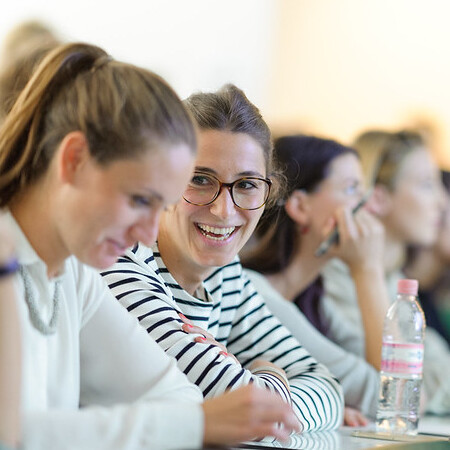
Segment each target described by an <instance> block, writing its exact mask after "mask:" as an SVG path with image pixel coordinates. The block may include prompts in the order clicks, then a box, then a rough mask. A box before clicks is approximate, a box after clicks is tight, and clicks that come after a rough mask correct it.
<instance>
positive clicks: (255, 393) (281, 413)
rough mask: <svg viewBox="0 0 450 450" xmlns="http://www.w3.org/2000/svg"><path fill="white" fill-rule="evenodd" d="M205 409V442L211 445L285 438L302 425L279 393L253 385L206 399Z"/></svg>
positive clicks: (300, 428)
mask: <svg viewBox="0 0 450 450" xmlns="http://www.w3.org/2000/svg"><path fill="white" fill-rule="evenodd" d="M203 412H204V415H205V431H204V436H203V443H204V444H208V445H233V444H237V443H239V442H242V441H248V440H253V439H257V438H261V437H263V436H273V437H275V438H277V439H280V440H286V439H287V438H288V437H289V435H290V434H291V432H300V431H302V428H303V427H302V425H301V423H300V422H299V421H298V419H297V418H296V417H295V415H294V412H293V411H292V408H291V407H290V406H289V405H288V404H286V403H285V402H283V400H282V399H281V398H280V396H279V395H277V394H275V393H272V392H270V391H268V390H267V389H262V388H258V387H255V386H253V385H248V386H245V387H243V388H240V389H237V390H235V391H232V392H227V393H225V394H224V395H221V396H219V397H215V398H213V399H209V400H206V401H205V402H204V403H203ZM280 424H281V425H282V426H280Z"/></svg>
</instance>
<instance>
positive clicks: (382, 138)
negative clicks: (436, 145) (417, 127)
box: [353, 130, 426, 190]
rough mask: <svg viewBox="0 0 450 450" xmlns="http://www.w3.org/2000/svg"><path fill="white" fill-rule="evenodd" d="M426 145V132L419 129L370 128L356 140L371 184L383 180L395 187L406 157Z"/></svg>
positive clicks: (383, 182) (363, 166)
mask: <svg viewBox="0 0 450 450" xmlns="http://www.w3.org/2000/svg"><path fill="white" fill-rule="evenodd" d="M425 147H426V142H425V140H424V138H423V136H422V135H421V134H420V133H418V132H416V131H400V132H388V131H382V130H372V131H366V132H364V133H362V134H361V135H359V136H358V138H357V139H356V140H355V142H354V143H353V148H355V149H356V151H357V152H358V154H359V156H360V158H361V165H362V168H363V172H364V175H365V178H366V180H367V182H368V183H369V185H375V184H382V185H384V186H386V187H387V188H389V189H391V190H392V189H394V188H395V185H396V181H397V174H398V171H399V168H400V165H401V163H402V161H403V160H404V158H405V157H406V156H407V155H409V154H410V153H411V152H413V151H414V150H417V149H420V148H425Z"/></svg>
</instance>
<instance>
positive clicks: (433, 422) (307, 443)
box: [241, 416, 450, 450]
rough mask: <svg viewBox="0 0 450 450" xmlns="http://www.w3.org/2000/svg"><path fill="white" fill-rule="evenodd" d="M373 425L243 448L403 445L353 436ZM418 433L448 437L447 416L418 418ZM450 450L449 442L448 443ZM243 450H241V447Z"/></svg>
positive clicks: (347, 449)
mask: <svg viewBox="0 0 450 450" xmlns="http://www.w3.org/2000/svg"><path fill="white" fill-rule="evenodd" d="M373 429H374V424H370V425H369V426H368V427H365V428H350V427H342V428H340V429H339V430H337V431H321V432H316V433H305V434H303V435H292V436H291V437H290V438H289V441H288V442H279V441H270V440H264V441H262V442H259V443H257V442H252V443H249V444H248V447H244V448H258V447H262V448H264V447H266V448H285V449H293V448H295V449H303V450H358V449H364V448H381V447H386V446H388V445H389V446H393V447H394V448H395V446H401V445H404V444H405V442H400V441H392V440H385V439H383V440H382V439H371V438H366V437H355V436H353V433H354V432H355V431H362V432H364V431H372V430H373ZM419 433H432V434H439V435H446V436H447V437H448V436H449V435H450V416H446V417H434V416H426V417H423V418H421V419H420V422H419ZM427 438H428V436H427V435H422V434H419V435H418V438H417V441H418V440H419V439H427ZM448 447H449V450H450V442H449V441H448ZM241 448H242V447H241Z"/></svg>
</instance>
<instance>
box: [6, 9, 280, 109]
mask: <svg viewBox="0 0 450 450" xmlns="http://www.w3.org/2000/svg"><path fill="white" fill-rule="evenodd" d="M274 5H275V3H274V0H226V1H219V0H122V1H120V2H119V1H115V0H76V1H73V2H67V1H60V0H15V1H11V2H8V5H7V7H5V6H6V5H3V8H2V9H1V13H0V40H1V39H3V37H4V35H5V34H6V33H7V32H8V31H9V30H10V29H11V28H12V26H14V25H15V24H16V23H18V22H19V21H21V20H26V19H30V18H33V19H34V18H37V19H41V20H43V21H44V22H46V23H48V24H49V25H51V26H53V27H54V28H55V29H56V30H58V31H60V32H61V34H62V35H63V37H65V38H67V39H70V40H84V41H88V42H92V43H95V44H97V45H100V46H101V47H103V48H105V50H107V51H108V52H109V53H110V54H111V55H112V56H113V57H115V58H117V59H123V60H126V61H128V62H132V63H135V64H139V65H143V66H145V67H147V68H150V69H151V70H154V71H155V72H157V73H159V74H160V75H162V76H163V77H164V78H166V79H167V81H169V82H170V83H171V84H172V85H173V87H174V88H175V89H176V90H177V92H178V93H179V94H180V95H181V96H182V97H185V96H187V95H189V94H190V93H192V92H193V91H194V90H199V89H216V88H218V87H220V86H221V85H222V84H224V83H226V82H234V83H235V84H237V85H239V87H241V88H242V89H244V90H245V91H246V92H247V94H248V96H249V97H250V98H251V99H252V100H253V101H254V102H255V103H258V104H259V103H261V102H262V99H263V97H264V93H265V92H266V91H267V71H268V58H269V55H270V54H271V49H270V45H271V42H272V36H271V32H270V30H272V29H273V27H272V26H271V23H272V20H273V14H274Z"/></svg>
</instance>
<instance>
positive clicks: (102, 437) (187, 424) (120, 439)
mask: <svg viewBox="0 0 450 450" xmlns="http://www.w3.org/2000/svg"><path fill="white" fill-rule="evenodd" d="M103 297H104V298H103V300H102V301H101V303H100V306H99V307H98V308H97V309H96V310H95V312H93V314H92V312H91V315H90V317H89V318H88V320H86V322H85V324H84V326H83V327H82V329H81V332H80V353H81V379H80V384H81V386H80V404H81V406H82V408H81V409H80V410H55V409H53V410H52V409H50V410H48V411H43V412H32V411H30V412H27V413H26V415H25V418H24V427H23V428H24V430H23V431H24V433H23V436H24V440H23V444H24V445H23V447H24V448H25V449H39V450H43V449H45V450H49V449H62V448H64V449H72V448H73V449H83V450H86V449H95V450H100V449H105V450H106V449H108V450H109V449H114V450H119V449H120V450H125V449H130V450H131V449H133V450H136V449H144V448H145V449H149V448H158V449H159V448H164V449H166V448H167V449H169V448H173V449H176V448H181V447H188V448H192V447H199V446H201V445H202V441H203V412H202V408H201V405H200V403H201V401H202V394H201V392H200V391H199V389H198V388H197V387H196V386H194V385H193V384H191V383H190V382H189V381H188V379H187V378H186V377H185V375H184V374H182V373H181V372H180V371H179V370H178V369H177V367H176V363H175V361H174V360H173V359H172V358H170V357H169V356H168V355H166V354H165V353H164V352H163V350H162V349H161V348H160V347H159V346H158V345H157V344H156V343H155V342H154V341H153V340H152V339H149V337H148V335H147V333H146V332H145V331H144V330H143V329H142V328H141V327H140V326H139V325H138V323H137V321H136V320H135V319H133V318H132V317H131V316H130V315H129V314H128V313H127V312H126V310H125V309H124V308H123V307H122V306H121V305H120V304H119V303H118V302H117V301H116V300H115V299H114V297H113V296H112V295H111V294H110V292H109V291H108V290H107V289H106V287H104V294H103Z"/></svg>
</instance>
